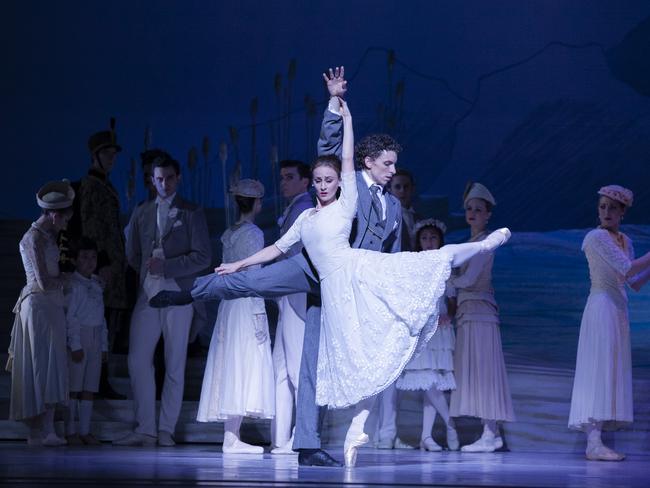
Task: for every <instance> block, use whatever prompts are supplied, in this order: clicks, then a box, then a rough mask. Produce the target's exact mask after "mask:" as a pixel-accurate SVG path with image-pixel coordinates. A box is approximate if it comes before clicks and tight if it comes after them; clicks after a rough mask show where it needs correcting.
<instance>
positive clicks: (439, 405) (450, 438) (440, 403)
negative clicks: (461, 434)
mask: <svg viewBox="0 0 650 488" xmlns="http://www.w3.org/2000/svg"><path fill="white" fill-rule="evenodd" d="M424 396H425V408H424V414H425V415H426V414H427V406H430V409H432V410H433V415H432V416H431V421H430V422H431V426H430V427H429V430H428V431H427V432H428V436H429V437H431V430H432V428H433V421H434V419H435V416H436V412H437V413H439V414H440V417H441V418H442V420H443V421H444V422H445V426H446V427H447V447H448V448H449V450H450V451H457V450H458V447H459V444H458V434H457V433H456V425H455V424H454V420H453V419H452V418H451V417H450V416H449V405H447V400H446V399H445V395H444V393H443V392H442V391H440V390H438V389H436V387H435V386H432V387H431V388H430V389H429V390H427V391H425V392H424ZM423 424H424V422H423ZM424 432H425V431H424V425H423V426H422V433H423V435H424ZM424 439H425V438H424V437H422V440H424ZM431 440H432V441H433V439H431ZM420 447H422V442H421V443H420ZM438 447H440V446H438ZM427 450H429V451H430V450H431V449H427Z"/></svg>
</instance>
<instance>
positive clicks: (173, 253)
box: [126, 195, 211, 290]
mask: <svg viewBox="0 0 650 488" xmlns="http://www.w3.org/2000/svg"><path fill="white" fill-rule="evenodd" d="M156 212H157V208H156V201H155V200H151V201H149V202H145V203H143V204H142V205H140V206H139V207H137V208H136V209H135V210H134V211H133V215H132V216H131V221H130V222H129V228H130V231H129V235H128V238H127V242H126V257H127V260H128V262H129V264H130V265H131V267H132V268H133V269H135V270H138V272H139V273H140V284H141V285H142V283H143V282H144V279H145V276H146V275H147V269H146V262H147V259H149V258H150V257H151V255H152V252H153V249H154V247H155V243H156ZM169 218H170V222H169V225H168V226H167V230H166V231H165V235H164V236H162V239H161V241H162V247H163V250H164V253H165V264H164V276H165V278H172V279H174V280H175V281H176V283H177V284H178V286H179V287H180V288H181V290H189V289H191V288H192V283H193V282H194V278H196V277H197V276H198V274H199V273H201V272H202V271H203V270H205V269H206V268H207V267H208V266H210V261H211V250H210V237H209V235H208V226H207V223H206V220H205V215H204V213H203V209H202V208H200V207H198V206H197V205H195V204H193V203H191V202H188V201H186V200H184V199H183V198H181V197H180V196H178V195H176V196H175V197H174V201H173V202H172V204H171V208H170V211H169Z"/></svg>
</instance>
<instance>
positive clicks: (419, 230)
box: [396, 219, 459, 451]
mask: <svg viewBox="0 0 650 488" xmlns="http://www.w3.org/2000/svg"><path fill="white" fill-rule="evenodd" d="M446 230H447V227H446V226H445V224H444V223H443V222H440V221H439V220H436V219H424V220H420V221H419V222H417V223H416V224H415V227H414V229H413V234H414V236H415V250H416V251H429V250H432V249H440V247H442V246H443V244H444V234H445V231H446ZM454 295H455V291H454V289H453V288H452V287H450V286H447V290H446V292H445V296H443V297H442V298H441V299H440V304H439V307H440V309H439V313H440V316H439V319H438V328H437V329H436V332H435V334H433V337H431V340H430V341H429V343H428V344H427V347H426V348H425V349H424V350H423V351H422V352H421V353H420V354H419V355H418V356H416V357H414V358H413V359H411V361H410V362H409V363H408V364H407V365H406V367H405V368H404V371H402V375H401V376H400V377H399V379H398V380H397V382H396V386H397V389H398V390H410V391H422V392H423V393H424V395H423V396H424V398H423V406H422V434H421V436H420V449H422V450H425V451H442V447H441V446H440V445H439V444H438V443H437V442H436V441H434V440H433V438H432V437H431V431H432V429H433V423H434V421H435V419H436V414H439V415H440V417H441V418H442V420H443V421H444V422H445V425H446V426H447V447H448V448H449V450H450V451H457V450H458V447H459V444H458V434H457V433H456V426H455V424H454V420H453V419H452V418H451V417H450V416H449V405H448V404H447V400H446V399H445V395H444V393H443V392H445V391H447V390H455V389H456V379H455V377H454V344H455V343H456V338H455V336H454V328H453V325H452V322H451V317H453V315H454V310H455V302H456V299H455V296H454Z"/></svg>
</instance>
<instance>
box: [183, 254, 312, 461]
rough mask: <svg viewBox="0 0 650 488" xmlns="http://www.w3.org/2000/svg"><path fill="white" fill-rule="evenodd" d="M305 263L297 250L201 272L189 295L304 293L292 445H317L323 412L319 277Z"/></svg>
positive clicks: (223, 297) (226, 297) (227, 297)
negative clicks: (251, 265) (269, 260)
mask: <svg viewBox="0 0 650 488" xmlns="http://www.w3.org/2000/svg"><path fill="white" fill-rule="evenodd" d="M301 260H302V261H301ZM304 266H307V265H306V260H305V259H304V257H303V256H302V255H300V254H299V255H297V256H294V257H293V258H290V259H285V260H283V261H279V262H277V263H274V264H272V265H270V266H266V267H264V268H261V269H255V270H251V271H246V272H244V273H234V274H230V275H226V276H219V275H216V274H211V275H207V276H202V277H200V278H197V279H196V280H195V281H194V285H193V287H192V297H193V298H194V299H195V300H231V299H233V298H242V297H260V298H277V297H281V296H284V295H289V294H292V293H300V292H306V293H307V316H306V321H305V338H304V342H303V348H302V358H301V363H300V376H299V379H298V405H297V408H296V433H295V436H294V440H293V448H294V449H319V448H320V430H321V425H322V420H323V414H324V409H323V408H321V407H319V406H318V405H316V371H317V366H318V343H319V340H320V305H321V304H320V288H319V283H318V281H317V280H316V279H315V277H314V276H311V275H310V273H307V272H306V271H305V269H304Z"/></svg>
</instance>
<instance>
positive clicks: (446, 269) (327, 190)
mask: <svg viewBox="0 0 650 488" xmlns="http://www.w3.org/2000/svg"><path fill="white" fill-rule="evenodd" d="M340 103H341V110H342V115H343V153H342V155H343V164H342V169H341V166H340V163H339V161H338V158H336V157H335V156H326V157H319V158H318V159H317V160H316V162H315V163H314V166H313V173H312V174H313V182H314V186H315V187H316V190H317V191H316V196H317V200H318V204H317V206H316V208H314V209H309V210H305V211H304V212H303V213H302V214H301V215H300V216H299V217H298V218H297V219H296V222H295V223H294V224H293V226H292V227H291V229H289V231H288V232H287V233H286V234H284V236H282V237H281V238H280V239H279V240H278V241H277V242H276V243H275V244H273V245H271V246H268V247H266V248H264V249H263V250H262V251H260V252H258V253H257V254H255V255H253V256H250V257H248V258H246V259H243V260H241V261H237V262H235V263H229V264H222V265H221V266H219V267H218V268H216V271H217V272H218V273H220V274H227V273H234V272H237V271H239V270H241V269H243V268H246V267H248V266H251V265H255V264H261V263H266V262H269V261H272V260H274V259H276V258H277V257H278V256H280V254H281V253H282V252H284V251H285V250H287V249H289V247H290V246H291V245H293V244H294V243H296V242H298V241H300V240H301V241H302V243H303V244H304V246H305V249H306V251H307V253H308V254H309V257H310V259H311V262H312V263H313V265H314V267H315V268H316V270H317V271H318V275H319V278H320V291H321V300H322V309H321V336H320V347H319V353H318V369H317V384H316V402H317V403H318V404H319V405H327V406H328V407H329V408H345V407H349V406H352V405H355V414H354V417H353V420H352V423H351V425H350V428H349V429H348V433H347V435H346V438H345V443H344V458H345V464H346V465H347V466H354V465H355V463H356V454H357V449H358V447H359V446H361V445H363V444H365V443H367V442H368V440H369V439H368V436H367V434H365V433H364V432H363V428H364V425H365V422H366V420H367V418H368V415H369V412H370V408H371V407H372V405H373V402H374V397H375V395H376V394H377V393H379V392H381V391H383V390H384V389H385V388H387V387H388V386H389V385H390V384H392V383H393V382H394V381H395V380H396V379H397V378H398V377H399V375H400V373H401V371H402V369H403V368H404V366H405V365H406V363H408V362H409V360H410V359H411V357H412V356H413V354H414V352H415V350H416V347H417V346H418V345H420V347H423V346H424V345H425V344H426V341H427V340H428V339H429V338H430V337H431V336H432V334H433V333H434V332H435V329H436V324H437V321H438V306H437V304H438V301H439V299H440V297H442V295H443V294H444V291H445V283H446V281H447V278H448V277H449V274H450V272H451V267H452V266H459V265H460V264H462V263H463V262H464V261H465V260H467V259H469V258H470V257H472V256H474V255H475V254H477V253H480V252H489V251H490V250H492V249H494V248H496V247H498V246H500V245H501V244H503V243H504V242H505V241H506V240H507V239H508V237H509V232H508V230H507V229H502V230H501V231H497V232H495V233H494V234H493V235H492V236H490V238H488V239H486V240H485V241H484V242H482V243H470V244H461V245H452V246H445V247H443V248H442V249H440V250H434V251H424V252H420V253H409V252H405V253H396V254H385V253H380V252H375V251H369V250H365V249H353V248H351V247H350V243H349V240H348V239H349V235H350V229H351V227H352V221H353V219H354V218H355V216H356V211H357V185H356V181H355V178H356V175H355V173H354V162H353V154H354V137H353V133H352V118H351V116H350V113H349V111H348V109H347V104H346V103H345V102H343V101H342V100H341V101H340ZM339 187H340V189H341V196H340V198H338V199H337V190H338V189H339Z"/></svg>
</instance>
